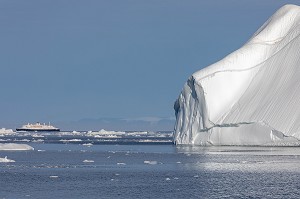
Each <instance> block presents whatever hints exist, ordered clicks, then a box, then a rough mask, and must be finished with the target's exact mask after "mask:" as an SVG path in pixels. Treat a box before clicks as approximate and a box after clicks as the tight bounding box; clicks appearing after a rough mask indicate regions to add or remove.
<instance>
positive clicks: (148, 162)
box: [144, 160, 157, 165]
mask: <svg viewBox="0 0 300 199" xmlns="http://www.w3.org/2000/svg"><path fill="white" fill-rule="evenodd" d="M144 164H151V165H155V164H157V161H155V160H145V161H144Z"/></svg>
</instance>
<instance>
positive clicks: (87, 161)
mask: <svg viewBox="0 0 300 199" xmlns="http://www.w3.org/2000/svg"><path fill="white" fill-rule="evenodd" d="M82 162H84V163H92V162H95V161H94V160H83V161H82Z"/></svg>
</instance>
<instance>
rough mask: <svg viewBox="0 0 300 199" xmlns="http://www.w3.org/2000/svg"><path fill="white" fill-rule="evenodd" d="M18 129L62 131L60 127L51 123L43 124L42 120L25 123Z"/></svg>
mask: <svg viewBox="0 0 300 199" xmlns="http://www.w3.org/2000/svg"><path fill="white" fill-rule="evenodd" d="M16 130H17V131H60V129H59V128H56V127H54V126H52V125H50V123H49V124H48V125H47V124H45V123H44V124H41V123H40V122H37V123H35V124H30V123H28V124H25V125H23V126H22V127H21V128H17V129H16Z"/></svg>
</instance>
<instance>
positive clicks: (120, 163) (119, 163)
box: [117, 162, 126, 165]
mask: <svg viewBox="0 0 300 199" xmlns="http://www.w3.org/2000/svg"><path fill="white" fill-rule="evenodd" d="M117 165H126V163H124V162H118V163H117Z"/></svg>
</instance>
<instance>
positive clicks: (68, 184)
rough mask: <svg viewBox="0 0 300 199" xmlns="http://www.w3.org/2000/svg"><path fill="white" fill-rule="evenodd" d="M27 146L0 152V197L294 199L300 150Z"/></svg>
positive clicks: (299, 193) (299, 184)
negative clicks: (29, 148) (3, 159)
mask: <svg viewBox="0 0 300 199" xmlns="http://www.w3.org/2000/svg"><path fill="white" fill-rule="evenodd" d="M29 145H31V146H32V147H34V148H35V150H34V151H0V157H4V156H7V157H8V158H9V159H13V160H15V161H16V162H13V163H0V198H6V199H15V198H72V199H73V198H300V148H298V147H273V148H271V147H187V146H182V147H178V146H174V145H165V144H164V145H158V144H156V145H149V144H148V145H142V144H139V145H124V144H122V145H118V144H106V145H93V146H84V145H82V144H45V143H29ZM85 160H88V161H87V162H84V161H85Z"/></svg>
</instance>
